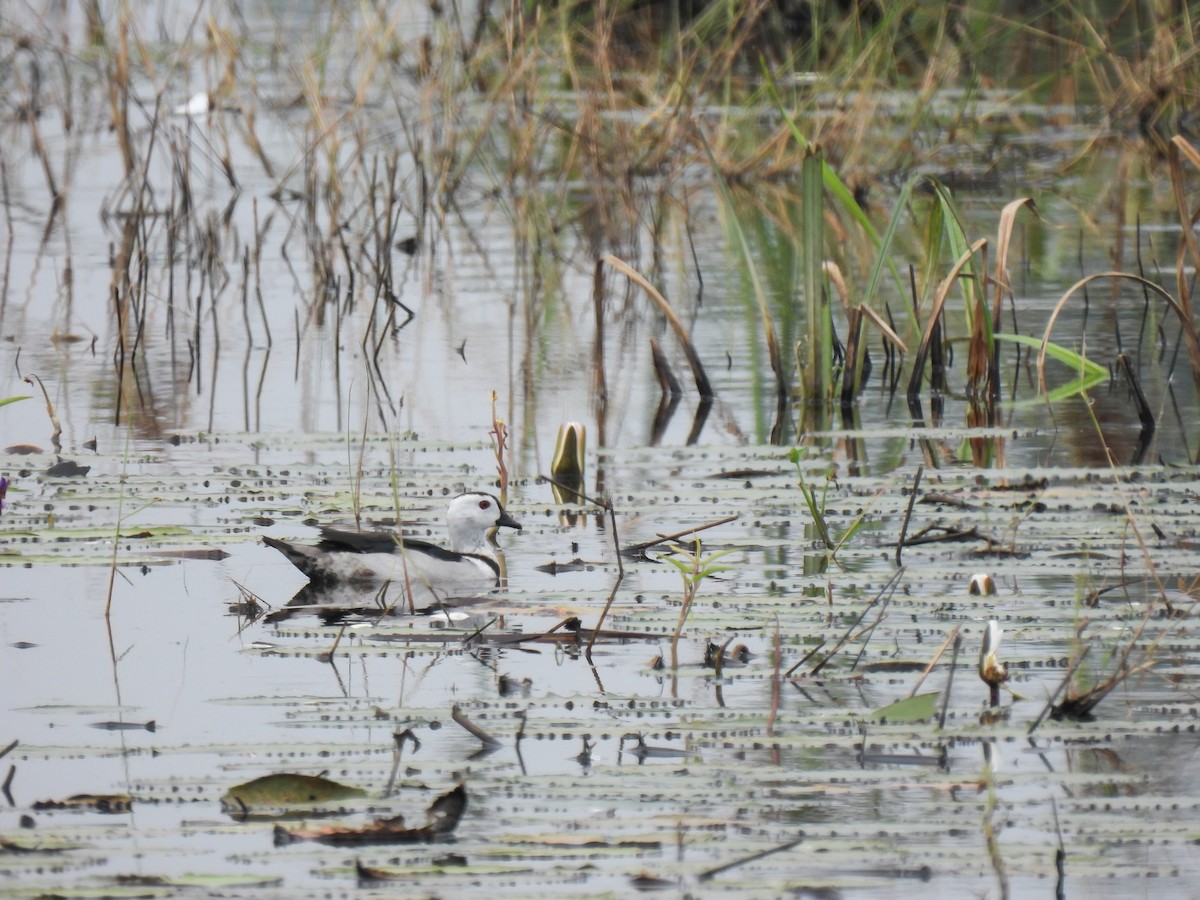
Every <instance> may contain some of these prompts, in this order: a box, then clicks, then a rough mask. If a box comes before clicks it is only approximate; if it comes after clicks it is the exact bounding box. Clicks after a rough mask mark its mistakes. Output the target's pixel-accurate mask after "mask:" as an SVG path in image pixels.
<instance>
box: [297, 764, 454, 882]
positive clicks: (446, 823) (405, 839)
mask: <svg viewBox="0 0 1200 900" xmlns="http://www.w3.org/2000/svg"><path fill="white" fill-rule="evenodd" d="M466 808H467V789H466V788H465V787H464V786H463V785H461V784H460V785H458V786H457V787H455V788H454V789H453V790H450V791H447V792H446V793H445V794H442V795H441V796H440V797H438V798H437V799H436V800H434V801H433V803H431V804H430V805H429V809H428V810H427V811H426V822H425V824H424V825H423V826H421V827H420V828H405V827H404V816H393V817H392V818H390V819H376V820H375V821H374V822H372V823H371V824H370V825H366V826H364V827H362V828H346V827H339V826H329V827H326V828H297V829H293V830H289V829H287V828H284V827H283V826H282V825H276V826H275V846H276V847H282V846H286V845H287V844H291V843H294V842H295V841H319V842H320V843H322V844H331V845H333V846H335V847H361V846H365V845H368V844H423V843H428V842H431V841H436V840H437V839H438V838H440V837H442V836H443V835H446V834H450V833H451V832H452V831H454V829H455V828H457V827H458V822H459V820H460V819H461V818H462V814H463V811H464V810H465V809H466ZM370 871H371V870H368V872H370Z"/></svg>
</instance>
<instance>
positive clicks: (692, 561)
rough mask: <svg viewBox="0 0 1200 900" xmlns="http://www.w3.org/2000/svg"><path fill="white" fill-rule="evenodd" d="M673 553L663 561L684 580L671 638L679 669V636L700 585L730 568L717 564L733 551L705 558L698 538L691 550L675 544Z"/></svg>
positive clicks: (674, 660) (672, 665) (675, 665)
mask: <svg viewBox="0 0 1200 900" xmlns="http://www.w3.org/2000/svg"><path fill="white" fill-rule="evenodd" d="M671 552H672V553H673V554H676V555H675V556H665V557H663V559H665V560H666V561H667V562H669V563H670V564H671V565H673V566H674V567H675V568H676V569H678V570H679V575H680V577H681V578H682V579H683V603H682V605H681V606H680V608H679V622H678V624H676V626H675V634H674V635H673V636H672V637H671V667H672V668H678V667H679V655H678V653H679V636H680V634H682V633H683V623H684V622H685V621H687V617H688V614H689V613H690V612H691V611H692V602H693V601H694V600H695V599H696V594H697V593H698V592H699V591H700V585H701V584H703V583H704V579H705V578H708V577H709V576H711V575H716V574H717V573H718V572H724V571H725V570H726V569H728V566H718V565H715V563H716V561H717V560H718V559H720V558H721V557H723V556H728V555H729V554H730V553H732V552H733V550H732V549H729V550H718V551H717V552H716V553H710V554H708V555H707V556H705V555H703V554H702V553H701V550H700V538H698V537H697V538H695V539H694V540H693V542H692V546H691V549H685V548H684V547H683V546H682V545H679V544H675V545H673V546H672V547H671Z"/></svg>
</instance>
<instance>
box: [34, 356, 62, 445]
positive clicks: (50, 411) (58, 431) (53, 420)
mask: <svg viewBox="0 0 1200 900" xmlns="http://www.w3.org/2000/svg"><path fill="white" fill-rule="evenodd" d="M35 381H36V382H37V386H38V387H39V388H41V390H42V399H44V400H45V401H46V415H47V416H49V417H50V424H51V425H53V426H54V434H53V435H51V437H50V443H52V444H53V445H54V446H55V447H58V446H59V441H58V439H59V438H60V437H61V436H62V425H60V424H59V422H58V416H57V415H55V414H54V404H53V403H51V402H50V393H49V391H47V390H46V385H45V384H43V383H42V379H41V378H40V377H39V376H38V375H37V374H36V373H34V372H30V373H29V374H28V375H26V376H25V383H26V384H33V383H34V382H35Z"/></svg>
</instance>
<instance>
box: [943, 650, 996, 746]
mask: <svg viewBox="0 0 1200 900" xmlns="http://www.w3.org/2000/svg"><path fill="white" fill-rule="evenodd" d="M945 646H946V645H945V644H943V645H942V648H943V649H945ZM961 648H962V635H961V634H959V633H958V628H957V627H955V629H954V655H953V656H952V657H951V658H950V674H949V675H947V676H946V693H945V696H943V697H942V713H941V715H940V716H938V729H939V730H941V729H943V728H945V727H946V711H947V710H948V709H949V708H950V692H951V691H952V690H953V689H954V670H955V669H956V668H958V651H959V650H960V649H961ZM938 652H939V653H940V652H941V651H940V650H939V651H938ZM999 687H1000V686H999V685H997V686H996V689H997V690H999ZM992 705H993V706H997V705H999V704H997V703H993V704H992Z"/></svg>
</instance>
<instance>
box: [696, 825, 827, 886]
mask: <svg viewBox="0 0 1200 900" xmlns="http://www.w3.org/2000/svg"><path fill="white" fill-rule="evenodd" d="M804 838H805V835H804V832H800V836H799V837H798V838H796V839H795V840H792V841H788V842H787V843H786V844H780V845H779V846H778V847H771V848H770V849H769V850H762V851H760V852H758V853H751V854H750V855H749V856H743V857H742V858H741V859H735V860H734V861H733V862H728V863H725V864H724V865H720V866H717V867H715V868H712V869H705V870H704V871H703V872H701V873H700V874H699V875H698V876H696V877H697V878H698V879H699V880H700V881H710V880H711V879H713V878H715V877H716V876H717V875H720V874H721V873H722V872H728V871H729V870H730V869H736V868H737V867H738V866H744V865H746V864H747V863H752V862H756V861H758V860H760V859H763V858H764V857H767V856H772V855H773V854H776V853H783V852H784V851H785V850H791V849H793V848H794V847H799V846H800V845H801V844H803V843H804Z"/></svg>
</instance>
